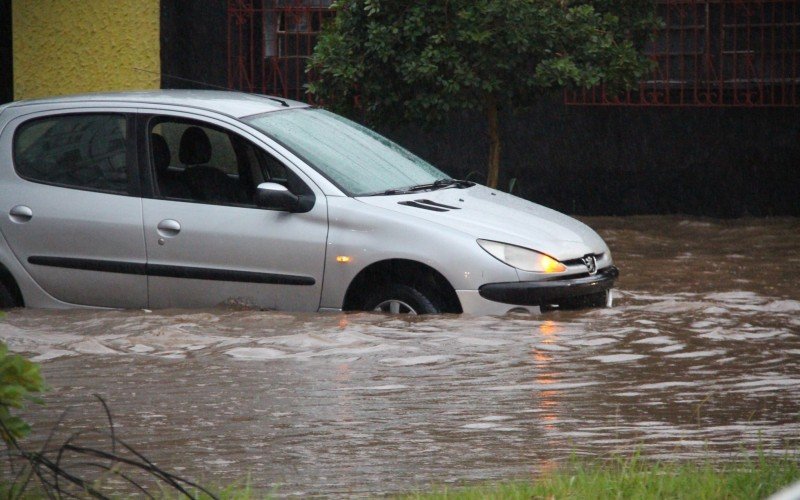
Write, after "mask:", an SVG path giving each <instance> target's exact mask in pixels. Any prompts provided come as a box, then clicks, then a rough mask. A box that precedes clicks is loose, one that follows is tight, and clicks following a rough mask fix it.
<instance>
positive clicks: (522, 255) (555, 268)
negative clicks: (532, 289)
mask: <svg viewBox="0 0 800 500" xmlns="http://www.w3.org/2000/svg"><path fill="white" fill-rule="evenodd" d="M478 245H480V246H481V248H483V249H484V250H486V251H487V252H489V254H490V255H491V256H492V257H494V258H495V259H497V260H499V261H501V262H504V263H506V264H508V265H509V266H511V267H515V268H517V269H519V270H520V271H530V272H534V273H546V274H552V273H560V272H563V271H566V270H567V267H566V266H565V265H564V264H562V263H561V262H559V261H557V260H556V259H554V258H552V257H550V256H549V255H545V254H543V253H539V252H536V251H534V250H530V249H528V248H523V247H518V246H516V245H509V244H508V243H500V242H499V241H490V240H478Z"/></svg>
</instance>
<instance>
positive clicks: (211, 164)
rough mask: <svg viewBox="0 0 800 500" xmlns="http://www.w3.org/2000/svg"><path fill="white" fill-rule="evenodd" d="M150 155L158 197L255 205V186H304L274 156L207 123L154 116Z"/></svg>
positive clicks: (302, 188) (297, 190)
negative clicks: (273, 183) (276, 183)
mask: <svg viewBox="0 0 800 500" xmlns="http://www.w3.org/2000/svg"><path fill="white" fill-rule="evenodd" d="M147 130H148V137H149V139H148V142H149V145H150V148H149V149H150V151H149V152H150V159H151V162H152V166H153V168H152V172H153V174H154V178H155V186H154V187H155V191H156V195H157V196H159V197H160V198H166V199H173V200H182V201H194V202H202V203H210V204H218V205H234V206H248V207H249V206H255V192H256V186H258V185H259V184H260V183H262V182H267V181H269V182H278V183H281V184H284V185H286V186H287V188H289V189H290V190H291V191H292V192H295V193H296V194H303V193H305V192H306V191H307V190H308V188H307V187H306V186H305V185H304V184H303V183H302V182H300V181H299V179H298V178H297V176H296V175H294V174H293V173H292V172H291V171H289V170H288V169H286V167H284V165H283V164H282V163H281V162H280V161H278V160H277V159H276V158H274V157H273V156H271V155H269V154H267V153H266V152H264V151H263V150H261V149H260V148H258V147H257V146H255V145H254V144H252V143H251V142H249V141H247V140H246V139H244V138H242V137H241V136H239V135H237V134H234V133H232V132H230V131H227V130H225V129H222V128H219V127H216V126H213V125H211V124H208V123H205V122H198V121H194V120H185V119H181V118H172V117H158V118H154V119H152V120H151V121H150V125H149V126H148V129H147Z"/></svg>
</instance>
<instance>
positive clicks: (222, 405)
mask: <svg viewBox="0 0 800 500" xmlns="http://www.w3.org/2000/svg"><path fill="white" fill-rule="evenodd" d="M586 220H587V222H588V223H589V224H590V225H592V226H593V227H595V228H596V229H597V230H598V231H599V232H600V233H601V235H602V236H603V237H604V238H605V239H606V241H607V242H608V243H609V246H610V247H611V249H612V252H613V254H614V257H615V261H616V264H617V265H618V266H619V268H620V270H621V273H622V274H621V278H620V280H619V284H618V289H617V290H616V291H615V292H616V301H615V302H616V303H615V306H614V307H613V308H611V309H601V310H591V311H577V312H551V313H547V314H545V315H540V316H513V317H504V318H494V317H467V316H443V317H430V318H406V317H391V316H382V315H377V314H365V313H360V314H287V313H275V312H260V311H252V310H236V309H218V310H186V311H154V312H147V311H100V312H98V311H59V312H54V311H36V310H19V311H13V312H11V313H10V314H8V315H7V316H6V318H5V319H4V320H2V321H0V338H2V339H4V340H5V341H7V342H8V343H9V344H10V346H11V348H12V350H14V351H17V352H24V353H28V354H29V355H31V356H35V358H34V359H36V360H38V361H40V362H41V363H42V366H43V370H44V373H45V375H46V378H47V381H48V383H49V385H50V387H51V391H50V392H49V393H48V394H47V396H46V401H47V406H46V407H43V408H37V407H33V408H32V409H30V410H29V411H27V412H26V415H27V416H28V418H29V420H31V421H32V422H33V423H34V424H35V432H34V435H33V436H32V437H31V438H30V440H29V441H31V442H33V443H36V442H40V441H41V440H42V439H43V438H44V437H45V436H46V435H47V434H48V432H49V430H50V428H51V427H53V426H54V425H55V423H56V421H57V420H58V418H59V416H60V415H61V412H62V411H63V410H65V409H67V408H71V409H70V410H69V412H68V413H67V414H66V415H65V416H64V421H63V423H62V425H61V428H63V430H60V431H59V432H60V434H59V432H57V433H56V434H57V436H58V435H66V434H65V433H67V432H72V431H75V430H80V429H87V428H91V427H93V426H99V427H102V426H103V425H104V423H103V422H104V419H105V416H104V414H103V412H102V409H101V408H100V407H99V406H98V405H97V404H96V403H94V402H93V401H92V397H91V394H92V393H98V394H100V395H102V396H103V397H104V398H105V400H106V401H107V402H108V404H109V406H110V408H111V411H112V413H113V416H114V421H115V431H116V433H117V435H118V436H119V437H121V438H122V439H124V440H125V441H126V442H127V443H129V444H132V445H133V446H134V447H135V448H136V449H137V450H138V451H139V452H141V453H143V454H144V455H147V456H148V457H149V458H150V459H152V460H153V461H155V462H156V463H157V464H158V465H159V466H161V467H163V468H165V469H167V470H170V471H173V472H177V473H179V474H181V475H183V476H186V477H190V478H194V479H199V480H201V481H203V482H205V483H212V484H227V483H229V482H232V481H235V480H243V479H246V478H249V481H250V483H251V484H253V485H254V486H256V487H260V488H265V489H271V490H273V491H277V492H278V493H281V494H303V495H305V494H334V495H350V494H363V493H383V492H395V491H408V490H412V489H415V488H418V487H425V486H426V485H430V484H444V483H451V482H458V483H463V482H470V481H479V480H485V479H506V478H520V477H529V476H530V475H531V474H535V473H537V472H539V471H542V470H546V469H549V468H551V467H553V466H554V464H557V463H558V462H560V461H564V460H567V459H569V457H570V456H571V455H579V456H580V455H590V456H600V457H604V456H608V455H609V454H612V453H623V454H624V453H629V452H632V451H636V450H638V451H639V452H641V453H642V454H644V455H646V456H650V457H656V458H661V459H668V460H671V459H683V458H704V459H706V458H708V459H712V460H735V459H737V458H741V457H742V454H743V453H747V452H753V451H754V450H756V449H758V448H760V449H761V450H763V451H764V452H765V453H769V454H780V453H785V452H787V451H788V452H797V451H798V449H800V447H799V446H798V438H799V437H800V291H798V288H797V287H798V285H800V281H799V280H798V277H797V276H798V269H800V219H741V220H731V221H720V220H706V219H697V218H685V217H661V216H659V217H631V218H587V219H586Z"/></svg>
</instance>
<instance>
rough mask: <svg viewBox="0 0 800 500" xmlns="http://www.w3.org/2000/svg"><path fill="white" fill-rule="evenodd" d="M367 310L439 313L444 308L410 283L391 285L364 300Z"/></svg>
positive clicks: (397, 312)
mask: <svg viewBox="0 0 800 500" xmlns="http://www.w3.org/2000/svg"><path fill="white" fill-rule="evenodd" d="M363 309H364V310H365V311H375V312H383V313H391V314H414V315H416V314H437V313H440V312H442V309H441V308H440V307H439V306H437V305H436V304H435V303H434V302H433V301H432V300H431V299H430V298H429V297H428V296H426V295H425V294H424V293H422V292H421V291H419V290H417V289H416V288H413V287H410V286H408V285H397V284H394V285H389V286H387V287H385V288H382V289H381V290H379V291H378V293H375V294H372V296H370V297H369V298H367V299H366V301H364V307H363Z"/></svg>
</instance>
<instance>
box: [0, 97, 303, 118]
mask: <svg viewBox="0 0 800 500" xmlns="http://www.w3.org/2000/svg"><path fill="white" fill-rule="evenodd" d="M77 103H87V104H102V103H125V104H160V105H170V106H186V107H191V108H198V109H204V110H207V111H215V112H217V113H223V114H226V115H229V116H233V117H236V118H241V117H244V116H249V115H257V114H261V113H267V112H269V111H277V110H281V109H289V108H301V107H308V104H306V103H302V102H298V101H292V100H289V99H284V98H283V97H272V96H266V95H260V94H247V93H244V92H232V91H225V90H154V91H143V92H109V93H92V94H76V95H68V96H60V97H48V98H43V99H31V100H23V101H16V102H13V103H9V104H8V105H7V106H6V107H9V108H11V107H21V106H29V105H42V104H77ZM1 110H2V108H0V111H1Z"/></svg>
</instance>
